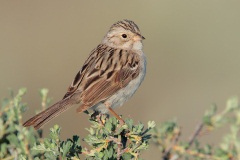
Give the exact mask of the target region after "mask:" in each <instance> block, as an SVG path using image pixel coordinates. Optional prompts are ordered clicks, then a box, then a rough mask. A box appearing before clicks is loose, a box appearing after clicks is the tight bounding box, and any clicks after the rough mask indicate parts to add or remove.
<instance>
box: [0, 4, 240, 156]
mask: <svg viewBox="0 0 240 160" xmlns="http://www.w3.org/2000/svg"><path fill="white" fill-rule="evenodd" d="M125 18H127V19H131V20H134V21H135V22H136V23H137V24H138V26H139V27H140V29H141V31H142V34H143V35H144V36H145V37H146V40H145V41H144V51H145V53H146V55H147V58H148V68H147V77H146V79H145V81H144V83H143V85H142V86H141V87H140V89H139V90H138V92H137V93H136V94H135V96H134V97H133V98H132V99H131V100H130V101H129V102H128V103H126V104H125V105H124V107H122V108H120V109H117V112H118V113H119V114H123V115H124V116H125V117H127V116H130V117H132V118H133V119H134V120H135V122H138V121H142V122H144V123H146V122H147V121H148V120H154V121H156V122H157V123H160V122H162V121H165V120H170V119H174V118H176V119H177V120H178V121H179V123H180V125H181V126H182V127H183V129H184V132H183V139H186V138H188V135H189V134H190V133H191V132H192V131H193V130H194V126H195V125H196V124H197V123H198V122H199V121H200V120H201V116H202V114H203V113H204V111H205V110H206V109H207V108H208V107H209V105H210V104H211V103H212V102H216V103H217V104H218V105H219V106H220V107H223V106H224V105H225V101H226V99H227V98H229V97H230V96H232V95H239V94H240V86H239V84H240V73H239V68H240V63H239V62H240V1H237V0H236V1H233V0H161V1H160V0H149V1H144V0H131V1H127V0H122V1H112V0H105V1H93V0H89V1H83V0H72V1H65V0H52V1H47V0H41V1H40V0H38V1H30V0H29V1H26V0H24V1H18V0H14V1H13V0H12V1H8V0H2V1H0V76H1V78H0V80H1V83H0V97H1V98H2V97H5V96H7V95H8V94H7V89H8V88H9V87H10V88H12V89H14V90H17V89H18V88H19V87H22V86H24V87H27V88H28V94H27V95H26V96H25V97H26V98H25V99H24V100H25V101H26V102H27V103H28V105H29V110H28V111H27V112H26V113H25V114H24V120H26V119H27V118H29V117H30V116H31V115H33V114H34V113H35V110H37V109H40V98H39V94H38V90H39V89H40V88H42V87H46V88H49V89H50V97H52V98H53V101H54V102H56V101H57V100H59V99H60V98H62V96H63V95H64V93H65V91H66V89H67V87H68V85H69V84H70V82H71V81H72V79H73V77H74V76H75V74H76V73H77V71H78V70H79V69H80V67H81V66H82V64H83V62H84V60H85V59H86V58H87V56H88V54H89V52H90V51H91V50H92V49H93V48H94V47H96V46H97V44H98V43H99V42H100V41H101V40H102V38H103V36H104V34H105V33H106V32H107V30H108V28H109V27H110V26H111V24H113V23H114V22H116V21H118V20H122V19H125ZM56 123H57V124H59V125H60V126H61V127H62V132H61V133H62V138H63V139H65V138H66V137H70V136H72V135H73V134H78V135H80V136H81V137H83V136H84V134H85V129H84V128H86V127H88V126H89V123H88V121H87V116H86V115H84V114H76V113H75V108H73V109H72V110H69V111H67V112H66V113H64V114H62V115H61V116H59V117H58V118H56V119H54V120H52V121H51V122H50V123H48V124H47V125H46V126H45V127H44V130H45V135H46V134H47V133H48V130H49V128H50V127H51V126H53V125H54V124H56ZM215 134H218V135H219V134H220V132H216V133H215ZM213 138H215V143H217V142H218V141H220V140H221V139H220V138H216V136H215V135H214V136H213V135H212V136H211V135H210V136H209V138H204V141H210V139H213ZM150 155H151V158H150ZM153 155H154V156H153ZM158 155H159V154H158V153H157V150H156V149H154V147H153V146H152V147H151V148H150V150H149V151H146V152H145V153H144V158H146V159H159V158H157V157H158ZM153 157H154V158H153Z"/></svg>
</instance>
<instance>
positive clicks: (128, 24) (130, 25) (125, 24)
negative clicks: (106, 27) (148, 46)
mask: <svg viewBox="0 0 240 160" xmlns="http://www.w3.org/2000/svg"><path fill="white" fill-rule="evenodd" d="M119 27H122V28H123V29H125V30H129V31H131V32H133V33H136V34H137V35H141V33H140V30H139V28H138V26H137V25H136V23H134V22H133V21H131V20H127V19H124V20H122V21H118V22H116V23H114V24H113V25H112V26H111V28H110V31H111V30H114V29H116V28H119Z"/></svg>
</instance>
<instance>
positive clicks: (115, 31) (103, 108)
mask: <svg viewBox="0 0 240 160" xmlns="http://www.w3.org/2000/svg"><path fill="white" fill-rule="evenodd" d="M143 39H145V38H144V37H143V36H142V35H141V33H140V30H139V28H138V26H137V25H136V24H135V23H134V22H133V21H130V20H122V21H119V22H116V23H114V24H113V25H112V26H111V28H110V30H109V31H108V32H107V34H106V35H105V37H104V38H103V40H102V43H101V44H99V45H98V46H97V47H96V48H95V49H94V50H93V51H92V52H91V53H90V55H89V57H88V59H87V60H86V61H85V63H84V64H83V66H82V68H81V70H80V71H79V72H78V73H77V75H76V76H75V78H74V80H73V82H72V84H71V85H70V87H69V89H68V91H67V93H66V94H65V96H64V97H63V99H62V100H60V101H59V102H57V103H55V104H54V105H52V106H51V107H49V108H47V109H46V110H44V111H42V112H41V113H39V114H37V115H35V116H34V117H32V118H31V119H29V120H28V121H26V122H25V123H24V124H23V125H24V126H34V128H35V129H39V128H40V127H41V126H43V125H44V124H45V123H47V122H48V121H50V120H51V119H52V118H54V117H56V116H58V115H59V114H60V113H62V112H63V111H65V110H66V109H68V108H69V107H71V106H72V105H74V104H79V103H80V106H79V108H78V109H77V111H78V112H83V111H85V110H87V109H90V108H91V109H93V110H95V111H98V112H100V113H107V112H108V111H110V112H111V113H112V114H113V115H114V116H116V117H117V118H118V119H119V120H120V122H123V120H122V119H121V118H120V117H119V116H118V115H117V114H116V113H115V112H114V111H113V110H112V108H115V107H117V106H121V105H122V104H123V103H124V102H126V101H127V100H128V99H129V98H130V97H131V96H132V95H133V94H134V92H135V91H136V90H137V88H138V87H139V85H140V84H141V82H142V80H143V79H144V77H145V73H146V58H145V55H144V53H143V50H142V48H143V44H142V40H143Z"/></svg>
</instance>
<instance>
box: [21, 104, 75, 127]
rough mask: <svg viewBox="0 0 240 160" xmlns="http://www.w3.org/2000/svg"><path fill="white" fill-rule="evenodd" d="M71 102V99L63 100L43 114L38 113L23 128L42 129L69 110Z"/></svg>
mask: <svg viewBox="0 0 240 160" xmlns="http://www.w3.org/2000/svg"><path fill="white" fill-rule="evenodd" d="M70 101H71V100H69V99H63V100H61V101H59V102H57V103H55V104H54V105H52V106H51V107H49V108H47V109H46V110H44V111H42V112H41V113H38V114H37V115H35V116H34V117H32V118H30V119H29V120H27V121H26V122H25V123H24V124H23V126H25V127H27V126H34V128H35V129H36V130H37V129H39V128H40V127H42V126H43V125H44V124H46V123H47V122H48V121H50V120H51V119H53V118H55V117H56V116H58V115H59V114H61V113H62V112H64V111H65V110H67V109H68V108H69V107H70Z"/></svg>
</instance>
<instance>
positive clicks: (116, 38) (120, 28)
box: [102, 20, 145, 50]
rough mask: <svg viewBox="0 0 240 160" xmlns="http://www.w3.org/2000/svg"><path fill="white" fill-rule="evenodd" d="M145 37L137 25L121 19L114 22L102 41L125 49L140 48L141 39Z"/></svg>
mask: <svg viewBox="0 0 240 160" xmlns="http://www.w3.org/2000/svg"><path fill="white" fill-rule="evenodd" d="M143 39H145V38H144V37H143V36H142V35H141V33H140V30H139V28H138V26H137V25H136V24H135V23H134V22H133V21H130V20H122V21H118V22H116V23H114V24H113V25H112V26H111V27H110V30H109V31H108V33H107V34H106V36H105V37H104V39H103V41H102V43H104V44H106V45H108V46H110V47H113V48H121V49H125V50H141V49H142V40H143Z"/></svg>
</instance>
